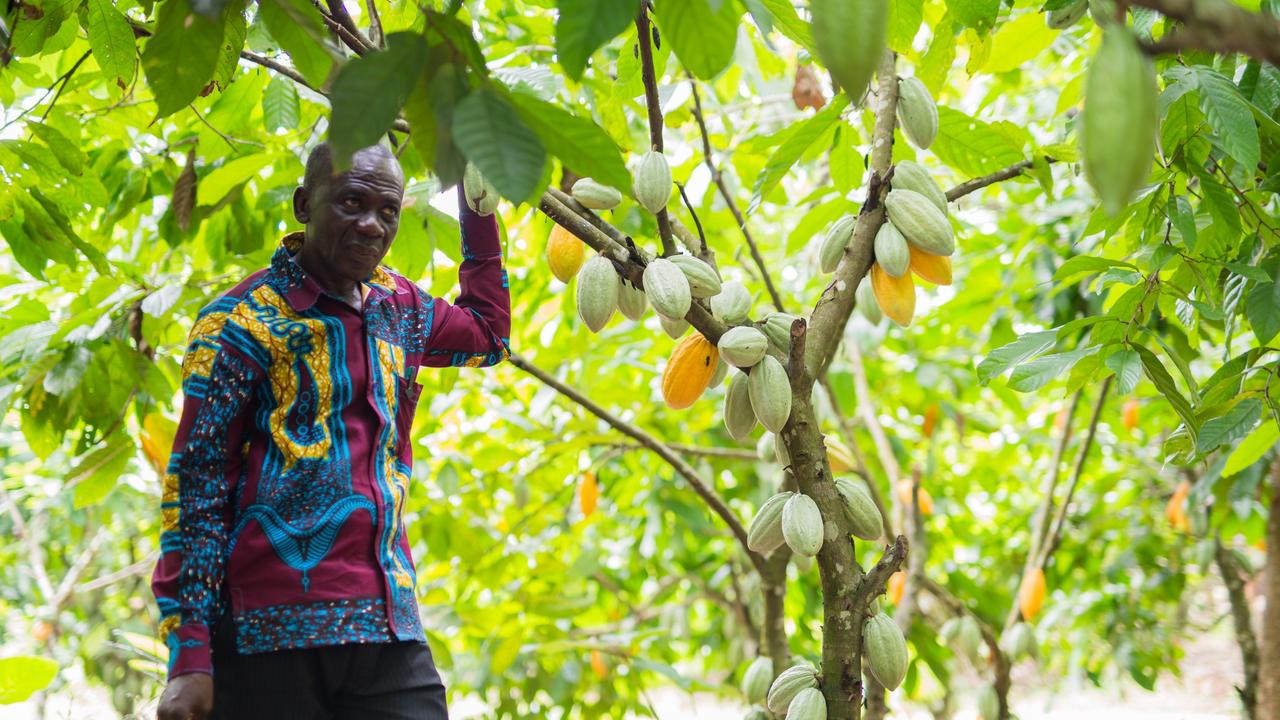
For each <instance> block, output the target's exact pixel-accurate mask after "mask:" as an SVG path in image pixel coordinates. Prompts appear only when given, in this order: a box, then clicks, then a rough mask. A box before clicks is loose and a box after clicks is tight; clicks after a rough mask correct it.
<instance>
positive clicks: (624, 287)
mask: <svg viewBox="0 0 1280 720" xmlns="http://www.w3.org/2000/svg"><path fill="white" fill-rule="evenodd" d="M648 307H649V299H648V298H646V297H645V295H644V291H643V290H641V289H640V288H638V287H636V286H635V285H632V284H631V281H630V280H627V279H626V278H623V279H622V282H621V284H620V285H619V286H618V310H621V311H622V314H623V315H625V316H626V317H627V319H629V320H639V319H640V318H642V317H644V311H645V309H646V308H648Z"/></svg>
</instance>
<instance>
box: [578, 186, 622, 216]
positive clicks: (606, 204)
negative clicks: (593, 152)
mask: <svg viewBox="0 0 1280 720" xmlns="http://www.w3.org/2000/svg"><path fill="white" fill-rule="evenodd" d="M571 194H572V195H573V199H574V200H577V201H578V202H579V203H580V204H581V205H582V207H584V208H587V209H589V210H612V209H614V208H616V207H618V205H619V204H621V203H622V193H621V192H619V191H618V189H617V188H612V187H609V186H608V185H605V184H604V183H598V182H596V181H595V180H592V179H591V178H579V179H578V181H577V182H575V183H574V184H573V189H572V190H571Z"/></svg>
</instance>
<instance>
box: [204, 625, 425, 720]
mask: <svg viewBox="0 0 1280 720" xmlns="http://www.w3.org/2000/svg"><path fill="white" fill-rule="evenodd" d="M229 630H230V623H228V622H223V623H221V624H220V625H219V627H218V632H217V633H216V634H215V636H214V640H213V715H212V720H258V719H259V718H261V719H262V720H448V718H449V712H448V709H447V708H446V707H445V699H444V683H443V682H441V680H440V674H439V673H438V672H436V666H435V662H434V661H433V660H432V659H431V649H430V648H428V647H427V645H426V643H420V642H396V643H377V644H366V645H334V646H331V647H319V648H305V649H300V650H279V651H276V652H270V653H259V654H254V655H240V654H238V653H236V650H235V643H234V638H233V637H231V634H232V632H234V631H231V632H228V631H229Z"/></svg>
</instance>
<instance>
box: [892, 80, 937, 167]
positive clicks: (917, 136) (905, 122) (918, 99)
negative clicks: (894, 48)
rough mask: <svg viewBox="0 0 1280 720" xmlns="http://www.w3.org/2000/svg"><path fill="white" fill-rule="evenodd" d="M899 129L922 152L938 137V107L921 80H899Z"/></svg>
mask: <svg viewBox="0 0 1280 720" xmlns="http://www.w3.org/2000/svg"><path fill="white" fill-rule="evenodd" d="M898 127H901V128H902V134H903V135H906V136H907V139H908V140H910V141H911V144H912V145H915V146H916V147H918V148H920V149H921V150H924V149H925V148H927V147H929V146H930V145H932V144H933V139H934V138H935V137H937V136H938V106H937V105H935V104H934V103H933V96H932V95H930V94H929V88H927V87H925V86H924V83H922V82H920V79H919V78H913V77H911V78H902V79H900V80H898Z"/></svg>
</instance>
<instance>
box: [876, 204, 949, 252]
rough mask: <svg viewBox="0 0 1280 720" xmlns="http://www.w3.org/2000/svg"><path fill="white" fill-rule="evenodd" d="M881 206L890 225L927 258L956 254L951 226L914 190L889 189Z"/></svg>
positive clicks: (940, 213)
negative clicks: (925, 254) (886, 212)
mask: <svg viewBox="0 0 1280 720" xmlns="http://www.w3.org/2000/svg"><path fill="white" fill-rule="evenodd" d="M884 206H885V209H887V210H888V211H889V222H891V223H893V225H894V227H896V228H898V230H899V231H900V232H901V233H902V235H903V237H905V238H906V239H907V242H909V243H911V244H912V245H914V246H915V247H916V249H917V250H923V251H925V252H927V253H929V254H930V255H951V254H952V253H954V252H955V251H956V240H955V236H954V235H953V234H952V231H951V223H950V222H948V221H947V216H946V215H943V214H942V211H941V210H939V209H938V208H937V206H936V205H934V204H933V203H932V202H929V198H927V197H925V196H924V195H921V194H920V193H918V192H915V191H914V190H890V191H889V195H888V196H887V197H885V199H884Z"/></svg>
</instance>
